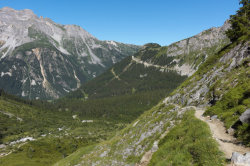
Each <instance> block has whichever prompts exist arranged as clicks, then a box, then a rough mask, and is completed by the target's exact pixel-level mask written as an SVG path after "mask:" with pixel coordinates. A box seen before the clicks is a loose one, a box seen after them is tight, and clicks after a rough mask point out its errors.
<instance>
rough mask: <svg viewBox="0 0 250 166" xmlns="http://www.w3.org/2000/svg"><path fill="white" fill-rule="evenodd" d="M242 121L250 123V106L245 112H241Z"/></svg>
mask: <svg viewBox="0 0 250 166" xmlns="http://www.w3.org/2000/svg"><path fill="white" fill-rule="evenodd" d="M240 121H241V122H242V123H250V108H248V109H247V110H246V111H245V112H244V113H243V114H241V116H240Z"/></svg>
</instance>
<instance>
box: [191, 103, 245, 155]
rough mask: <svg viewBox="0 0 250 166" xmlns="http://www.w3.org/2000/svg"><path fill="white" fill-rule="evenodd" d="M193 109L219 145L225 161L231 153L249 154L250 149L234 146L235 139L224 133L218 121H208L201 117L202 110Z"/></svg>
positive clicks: (223, 128) (224, 129)
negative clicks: (207, 126)
mask: <svg viewBox="0 0 250 166" xmlns="http://www.w3.org/2000/svg"><path fill="white" fill-rule="evenodd" d="M193 108H194V109H195V110H196V111H195V116H196V117H197V118H198V119H200V120H202V121H204V122H206V123H207V124H208V125H209V127H210V130H211V133H212V135H213V138H214V139H215V140H216V141H217V142H218V143H219V148H220V150H221V151H222V152H224V154H225V156H226V158H227V159H230V158H231V156H232V153H233V152H240V153H241V154H244V153H246V152H250V148H247V147H243V146H241V145H239V144H236V139H235V138H234V137H233V136H232V135H230V134H228V133H226V128H225V127H224V125H223V123H222V122H221V121H220V120H218V119H214V120H210V119H209V118H207V117H203V116H202V115H203V113H204V110H202V109H200V108H197V107H193Z"/></svg>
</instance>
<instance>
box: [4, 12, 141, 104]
mask: <svg viewBox="0 0 250 166" xmlns="http://www.w3.org/2000/svg"><path fill="white" fill-rule="evenodd" d="M139 48H140V47H139V46H135V45H129V44H123V43H118V42H115V41H100V40H98V39H96V38H95V37H94V36H92V35H91V34H89V33H88V32H87V31H85V30H84V29H82V28H81V27H79V26H76V25H61V24H57V23H55V22H53V21H52V20H50V19H48V18H42V17H40V18H38V17H37V16H36V15H35V14H34V13H33V12H32V11H31V10H28V9H26V10H20V11H17V10H14V9H11V8H7V7H5V8H2V9H1V10H0V71H1V73H0V74H1V77H0V88H2V89H4V90H6V91H7V92H9V93H12V94H15V95H18V96H22V97H25V98H29V99H35V98H41V99H52V98H58V97H60V96H63V95H65V94H66V93H68V92H69V91H72V90H74V89H76V88H78V87H79V86H80V84H82V83H84V82H86V81H87V80H89V79H92V78H94V77H96V76H97V75H99V74H100V73H102V72H103V71H104V70H105V69H107V68H108V67H110V66H111V65H113V64H115V63H116V62H118V61H120V60H121V59H123V58H125V57H127V56H131V55H133V54H134V53H135V52H136V51H137V50H138V49H139Z"/></svg>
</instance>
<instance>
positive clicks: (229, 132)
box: [227, 127, 234, 135]
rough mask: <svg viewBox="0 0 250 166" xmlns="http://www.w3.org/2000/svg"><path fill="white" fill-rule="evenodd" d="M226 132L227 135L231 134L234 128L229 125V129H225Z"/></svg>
mask: <svg viewBox="0 0 250 166" xmlns="http://www.w3.org/2000/svg"><path fill="white" fill-rule="evenodd" d="M227 133H228V134H229V135H233V134H234V129H233V128H231V127H230V128H229V129H227Z"/></svg>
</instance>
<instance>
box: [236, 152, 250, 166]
mask: <svg viewBox="0 0 250 166" xmlns="http://www.w3.org/2000/svg"><path fill="white" fill-rule="evenodd" d="M231 163H232V165H233V166H250V152H249V153H246V154H244V155H242V154H240V153H238V152H233V154H232V158H231Z"/></svg>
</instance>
